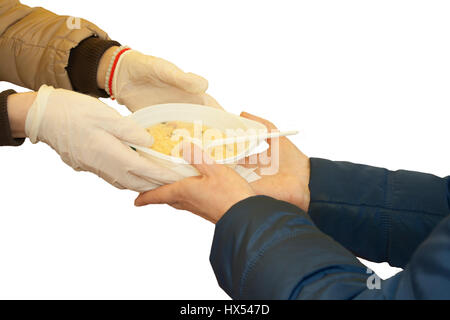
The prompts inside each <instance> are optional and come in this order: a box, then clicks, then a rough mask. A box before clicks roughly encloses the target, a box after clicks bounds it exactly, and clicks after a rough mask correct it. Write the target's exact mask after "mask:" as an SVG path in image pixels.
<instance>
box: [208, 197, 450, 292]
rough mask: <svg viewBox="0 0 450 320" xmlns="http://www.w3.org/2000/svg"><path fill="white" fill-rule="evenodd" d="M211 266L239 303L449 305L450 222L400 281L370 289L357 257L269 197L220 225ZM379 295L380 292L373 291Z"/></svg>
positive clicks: (248, 203) (243, 206) (241, 206)
mask: <svg viewBox="0 0 450 320" xmlns="http://www.w3.org/2000/svg"><path fill="white" fill-rule="evenodd" d="M210 259H211V264H212V266H213V269H214V272H215V274H216V277H217V280H218V282H219V285H220V286H221V287H222V288H223V289H224V290H225V291H226V292H227V293H228V294H229V295H230V296H231V297H232V298H233V299H245V300H256V299H261V300H270V299H416V298H424V299H426V298H450V278H449V277H448V274H450V218H447V219H446V220H445V221H444V222H443V223H442V224H441V225H440V226H439V227H438V228H437V229H436V231H435V232H433V234H432V235H431V236H430V238H429V239H427V240H426V241H424V242H423V244H422V245H421V246H420V247H419V249H418V250H417V252H416V253H415V254H414V257H413V258H412V260H411V263H410V265H409V266H408V267H407V268H406V269H405V271H403V272H402V273H400V274H398V275H397V276H396V277H394V278H391V279H389V280H387V281H381V280H379V279H378V280H379V286H375V287H370V286H369V285H368V284H371V283H372V282H371V281H372V279H371V278H372V277H374V276H376V275H372V274H371V273H368V270H367V268H366V267H365V266H364V265H362V264H361V263H360V262H359V261H358V260H357V259H356V257H355V256H354V255H352V254H351V253H350V252H349V251H347V250H346V249H345V248H343V247H342V246H341V245H340V244H338V243H337V242H336V241H334V240H333V239H331V238H330V237H328V236H327V235H325V234H323V233H322V232H320V231H319V230H318V229H317V228H316V227H315V225H314V223H313V222H312V221H311V220H310V218H309V217H308V216H307V214H306V213H304V212H303V211H302V210H300V209H299V208H297V207H295V206H292V205H290V204H288V203H285V202H281V201H278V200H275V199H272V198H268V197H253V198H249V199H246V200H244V201H242V202H240V203H238V204H236V205H235V206H234V207H233V208H231V209H230V210H229V211H228V212H227V213H226V215H225V216H224V217H223V218H222V219H221V220H220V221H219V222H218V224H217V226H216V233H215V235H214V241H213V246H212V251H211V257H210ZM371 289H375V290H371Z"/></svg>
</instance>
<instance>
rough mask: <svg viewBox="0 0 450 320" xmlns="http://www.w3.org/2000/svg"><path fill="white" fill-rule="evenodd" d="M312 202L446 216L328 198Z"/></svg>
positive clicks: (437, 214) (439, 214)
mask: <svg viewBox="0 0 450 320" xmlns="http://www.w3.org/2000/svg"><path fill="white" fill-rule="evenodd" d="M310 203H311V204H314V203H325V204H332V205H333V204H334V205H346V206H351V207H366V208H374V209H385V210H392V211H397V212H411V213H417V214H426V215H430V216H439V217H445V216H446V215H445V214H442V213H436V212H428V211H422V210H409V209H408V210H406V209H395V208H391V207H387V206H377V205H370V204H363V203H361V204H354V203H348V202H343V201H342V202H341V201H326V200H312V201H311V202H310Z"/></svg>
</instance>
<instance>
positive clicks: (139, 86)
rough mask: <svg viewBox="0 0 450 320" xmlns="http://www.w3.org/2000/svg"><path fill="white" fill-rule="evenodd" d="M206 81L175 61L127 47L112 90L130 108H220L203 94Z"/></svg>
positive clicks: (115, 74)
mask: <svg viewBox="0 0 450 320" xmlns="http://www.w3.org/2000/svg"><path fill="white" fill-rule="evenodd" d="M207 89H208V81H206V80H205V79H204V78H202V77H200V76H198V75H196V74H193V73H185V72H183V71H182V70H181V69H179V68H178V67H177V66H175V65H174V64H172V63H170V62H168V61H166V60H163V59H160V58H156V57H152V56H147V55H144V54H142V53H140V52H138V51H134V50H129V51H127V52H125V53H124V54H123V55H122V56H121V57H120V59H119V61H118V64H117V67H116V69H115V72H114V75H113V81H112V94H113V96H114V97H115V98H116V99H117V102H119V103H120V104H123V105H126V106H127V108H128V109H129V110H130V111H131V112H135V111H137V110H139V109H141V108H144V107H148V106H152V105H156V104H162V103H193V104H201V105H205V106H212V107H216V108H222V107H221V106H220V105H219V104H218V103H217V101H216V100H215V99H214V98H212V97H211V96H210V95H208V94H206V90H207Z"/></svg>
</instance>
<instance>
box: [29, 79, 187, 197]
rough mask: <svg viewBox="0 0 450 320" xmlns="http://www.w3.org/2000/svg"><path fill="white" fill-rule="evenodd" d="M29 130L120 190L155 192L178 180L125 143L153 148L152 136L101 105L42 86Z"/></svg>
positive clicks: (66, 159) (70, 162)
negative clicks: (159, 187)
mask: <svg viewBox="0 0 450 320" xmlns="http://www.w3.org/2000/svg"><path fill="white" fill-rule="evenodd" d="M25 132H26V135H27V137H29V138H30V140H31V142H32V143H37V142H39V141H42V142H45V143H46V144H48V145H49V146H51V147H52V148H53V149H54V150H55V151H56V152H57V153H58V154H59V155H60V156H61V158H62V160H63V161H64V162H65V163H66V164H68V165H69V166H71V167H72V168H74V169H75V170H77V171H90V172H92V173H95V174H96V175H98V176H99V177H101V178H103V179H104V180H106V181H107V182H109V183H110V184H112V185H114V186H115V187H117V188H120V189H130V190H134V191H138V192H143V191H148V190H152V189H154V188H156V187H158V186H159V185H160V183H155V181H154V180H153V177H155V178H157V179H158V181H161V180H167V182H174V181H176V180H178V179H179V178H180V177H179V176H178V175H176V174H175V173H173V172H171V171H169V170H164V169H161V168H160V167H157V166H155V165H154V164H153V163H152V162H151V161H149V160H147V159H145V158H143V157H141V156H139V155H138V153H136V152H135V151H133V150H132V149H131V148H130V147H128V146H127V145H125V144H124V143H123V141H124V142H129V143H133V144H136V145H142V146H151V145H152V144H153V138H152V136H150V135H149V134H148V133H147V132H146V131H145V129H143V128H141V127H139V126H138V125H137V124H135V123H134V122H133V121H132V120H130V119H127V118H124V117H122V116H121V115H120V114H119V113H118V112H117V111H115V110H114V109H112V108H110V107H109V106H107V105H105V104H104V103H102V102H101V101H99V100H97V99H95V98H92V97H89V96H85V95H82V94H79V93H75V92H72V91H68V90H63V89H54V88H53V87H48V86H45V85H44V86H42V87H41V88H40V90H39V92H38V95H37V98H36V100H35V101H34V103H33V105H32V106H31V108H30V110H29V111H28V115H27V119H26V123H25Z"/></svg>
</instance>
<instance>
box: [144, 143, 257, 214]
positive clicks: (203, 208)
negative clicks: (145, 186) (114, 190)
mask: <svg viewBox="0 0 450 320" xmlns="http://www.w3.org/2000/svg"><path fill="white" fill-rule="evenodd" d="M191 148H192V149H191V152H190V153H188V154H189V156H188V157H189V158H185V160H186V161H188V162H189V163H191V164H192V166H194V167H195V168H196V169H197V170H198V171H199V172H200V174H201V175H200V176H198V177H192V178H187V179H184V180H182V181H179V182H176V183H174V184H171V185H167V186H163V187H160V188H158V189H156V190H153V191H149V192H146V193H143V194H141V195H140V196H139V197H138V198H137V199H136V201H135V205H136V206H138V207H140V206H144V205H147V204H169V205H170V206H172V207H174V208H176V209H179V210H187V211H190V212H192V213H194V214H197V215H199V216H200V217H202V218H205V219H206V220H209V221H211V222H212V223H217V222H218V221H219V220H220V219H221V218H222V216H223V215H224V214H225V213H226V212H227V211H228V210H229V209H230V208H231V207H232V206H233V205H235V204H236V203H238V202H240V201H242V200H244V199H247V198H249V197H252V196H255V195H256V194H255V192H254V191H253V189H252V187H251V186H250V185H249V184H248V182H247V181H245V180H244V179H243V178H242V177H241V176H240V175H239V174H237V173H236V172H235V171H234V170H233V169H231V168H229V167H226V166H223V165H219V164H216V163H214V161H213V160H211V159H210V158H209V157H208V156H207V155H206V154H204V153H203V152H202V150H200V149H199V148H198V147H196V146H191ZM196 153H197V154H199V153H200V154H201V155H202V157H195V156H194V155H195V154H196ZM199 158H200V159H201V161H198V162H200V163H197V164H196V163H194V162H195V161H193V159H199Z"/></svg>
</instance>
